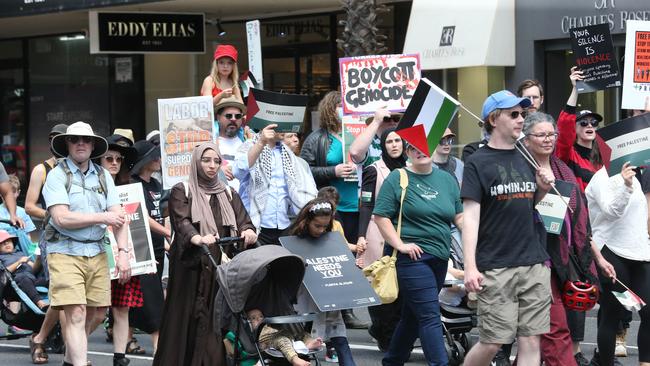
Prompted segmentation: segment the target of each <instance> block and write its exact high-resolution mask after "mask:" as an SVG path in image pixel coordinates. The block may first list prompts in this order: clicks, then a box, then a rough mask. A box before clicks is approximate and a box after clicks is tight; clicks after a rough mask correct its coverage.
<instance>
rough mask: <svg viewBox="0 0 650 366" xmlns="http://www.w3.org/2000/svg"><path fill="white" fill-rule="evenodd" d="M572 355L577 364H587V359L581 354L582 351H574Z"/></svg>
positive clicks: (585, 365) (586, 365) (581, 365)
mask: <svg viewBox="0 0 650 366" xmlns="http://www.w3.org/2000/svg"><path fill="white" fill-rule="evenodd" d="M573 357H575V359H576V364H577V365H578V366H589V360H588V359H587V357H585V355H583V354H582V352H578V353H576V354H575V355H573Z"/></svg>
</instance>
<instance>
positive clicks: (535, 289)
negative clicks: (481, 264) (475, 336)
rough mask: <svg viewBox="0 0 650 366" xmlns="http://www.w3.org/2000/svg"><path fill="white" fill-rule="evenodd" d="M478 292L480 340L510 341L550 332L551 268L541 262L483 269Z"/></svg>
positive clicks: (507, 342) (501, 342) (488, 341)
mask: <svg viewBox="0 0 650 366" xmlns="http://www.w3.org/2000/svg"><path fill="white" fill-rule="evenodd" d="M483 277H484V279H483V290H481V291H480V292H479V293H478V294H477V300H478V312H477V313H478V331H479V340H480V341H481V342H483V343H495V344H510V343H512V342H513V341H514V340H515V338H516V337H528V336H534V335H540V334H544V333H548V332H549V328H550V322H551V320H550V308H551V307H550V304H551V269H550V268H548V267H546V266H545V265H544V264H535V265H532V266H523V267H512V268H498V269H492V270H488V271H485V272H483Z"/></svg>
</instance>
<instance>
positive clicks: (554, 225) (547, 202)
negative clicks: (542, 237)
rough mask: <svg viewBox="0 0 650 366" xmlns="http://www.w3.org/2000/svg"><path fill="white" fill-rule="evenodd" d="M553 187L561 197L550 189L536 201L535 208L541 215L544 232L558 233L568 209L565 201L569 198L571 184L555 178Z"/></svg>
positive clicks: (567, 201) (560, 230) (571, 188)
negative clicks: (541, 198)
mask: <svg viewBox="0 0 650 366" xmlns="http://www.w3.org/2000/svg"><path fill="white" fill-rule="evenodd" d="M555 188H557V190H558V191H559V192H560V193H561V194H562V197H560V196H559V195H558V194H557V193H556V192H555V190H550V191H549V192H548V193H547V194H546V196H544V199H543V200H541V201H539V202H538V203H537V205H536V206H535V208H536V209H537V212H539V214H540V215H541V216H542V220H543V221H544V227H545V228H546V232H548V233H549V234H556V235H560V232H562V226H563V225H564V217H565V216H566V211H567V209H568V206H567V203H569V200H570V199H571V191H572V190H573V184H571V183H569V182H565V181H563V180H559V179H557V180H555Z"/></svg>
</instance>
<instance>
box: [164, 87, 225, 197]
mask: <svg viewBox="0 0 650 366" xmlns="http://www.w3.org/2000/svg"><path fill="white" fill-rule="evenodd" d="M213 120H214V105H213V104H212V97H210V96H203V97H187V98H172V99H158V122H159V126H160V134H161V136H160V137H161V138H160V157H161V162H162V176H163V188H164V189H170V188H171V187H173V186H174V185H175V184H176V183H178V182H182V181H187V178H188V177H189V175H190V162H191V160H192V150H194V147H196V146H197V145H200V144H202V143H204V142H206V141H212V121H213Z"/></svg>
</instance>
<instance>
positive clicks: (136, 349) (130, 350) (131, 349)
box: [126, 337, 147, 355]
mask: <svg viewBox="0 0 650 366" xmlns="http://www.w3.org/2000/svg"><path fill="white" fill-rule="evenodd" d="M145 353H147V352H146V351H145V350H144V348H142V347H140V345H139V344H138V340H137V339H135V337H134V338H131V340H130V341H129V343H127V344H126V354H128V355H144V354H145Z"/></svg>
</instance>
